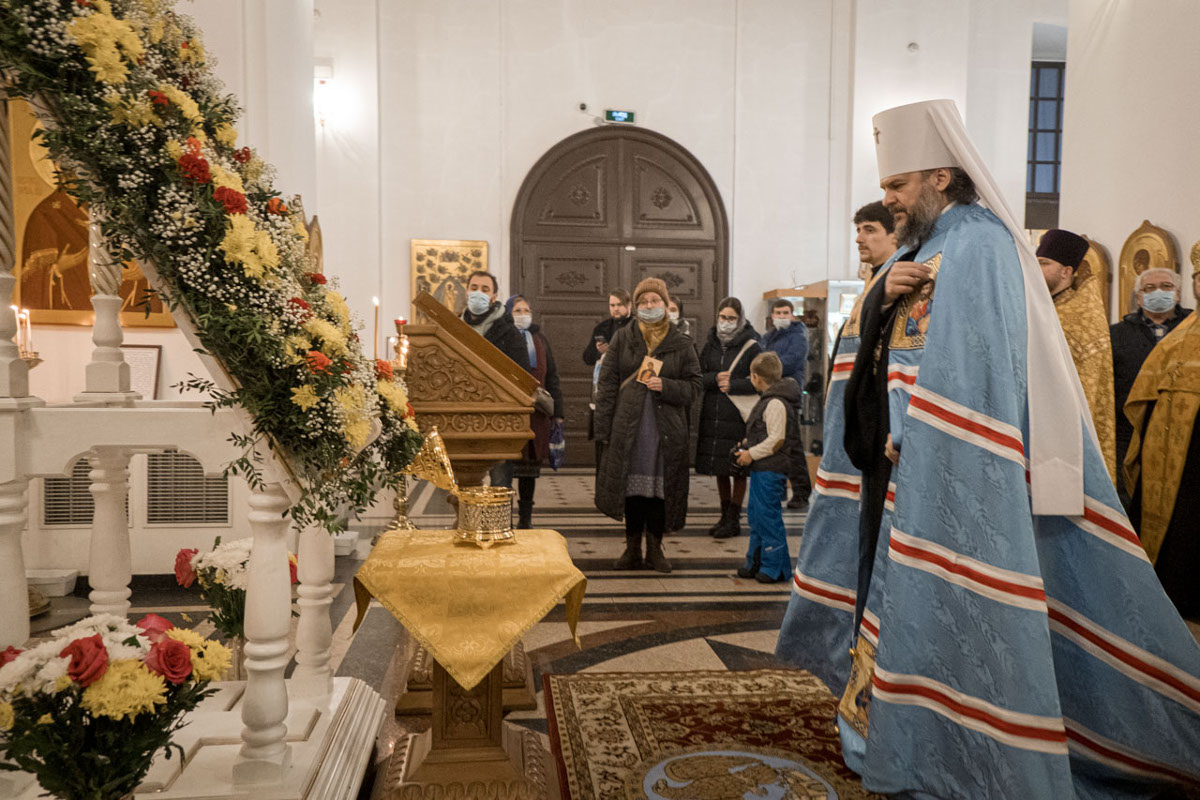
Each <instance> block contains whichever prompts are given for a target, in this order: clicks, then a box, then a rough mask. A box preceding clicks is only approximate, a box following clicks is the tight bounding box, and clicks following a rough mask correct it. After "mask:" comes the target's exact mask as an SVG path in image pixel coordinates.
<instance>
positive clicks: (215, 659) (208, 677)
mask: <svg viewBox="0 0 1200 800" xmlns="http://www.w3.org/2000/svg"><path fill="white" fill-rule="evenodd" d="M232 663H233V653H231V652H230V651H229V648H228V647H226V646H225V645H223V644H221V643H220V642H214V641H212V640H205V642H204V647H202V648H201V649H200V650H193V651H192V675H193V677H194V678H195V679H196V680H198V681H219V680H221V678H223V677H225V673H226V671H227V670H228V669H229V665H230V664H232Z"/></svg>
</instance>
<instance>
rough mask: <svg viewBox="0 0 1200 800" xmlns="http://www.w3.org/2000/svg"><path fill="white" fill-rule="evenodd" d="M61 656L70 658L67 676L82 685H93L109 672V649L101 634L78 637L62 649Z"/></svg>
mask: <svg viewBox="0 0 1200 800" xmlns="http://www.w3.org/2000/svg"><path fill="white" fill-rule="evenodd" d="M58 655H59V657H60V658H70V659H71V663H70V664H69V665H68V666H67V676H68V677H70V679H71V680H73V681H75V682H76V683H78V684H79V685H80V686H91V685H92V684H93V683H95V682H96V681H98V680H100V679H101V678H103V677H104V673H106V672H108V650H106V649H105V648H104V640H103V639H101V638H100V634H98V633H97V634H94V635H92V636H88V637H86V638H84V639H76V640H75V641H73V642H71V643H70V644H69V645H67V646H66V647H64V648H63V649H62V652H61V653H59V654H58Z"/></svg>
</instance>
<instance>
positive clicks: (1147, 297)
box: [1109, 269, 1191, 509]
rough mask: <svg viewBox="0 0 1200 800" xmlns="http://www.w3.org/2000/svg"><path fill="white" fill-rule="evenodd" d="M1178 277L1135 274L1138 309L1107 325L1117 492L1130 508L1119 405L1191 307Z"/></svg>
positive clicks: (1127, 433)
mask: <svg viewBox="0 0 1200 800" xmlns="http://www.w3.org/2000/svg"><path fill="white" fill-rule="evenodd" d="M1179 286H1180V278H1179V276H1178V275H1176V274H1175V273H1174V272H1172V271H1171V270H1168V269H1148V270H1146V271H1145V272H1143V273H1142V274H1140V275H1138V277H1137V282H1136V283H1135V284H1134V301H1135V303H1136V304H1137V307H1138V308H1137V311H1134V312H1133V313H1132V314H1126V315H1125V318H1124V319H1122V320H1121V321H1120V322H1118V323H1117V324H1115V325H1113V326H1112V327H1111V328H1109V335H1110V336H1111V337H1112V354H1113V388H1114V389H1115V392H1116V404H1117V492H1118V494H1119V495H1120V497H1121V502H1123V503H1124V504H1125V507H1126V508H1127V509H1128V508H1129V502H1130V494H1129V492H1128V491H1127V489H1126V487H1125V485H1124V484H1125V478H1124V476H1123V475H1122V474H1121V472H1122V470H1121V464H1124V463H1125V452H1126V451H1127V450H1128V449H1129V440H1130V438H1132V436H1133V428H1132V427H1131V426H1130V424H1129V420H1128V419H1126V418H1125V414H1124V413H1122V409H1123V408H1125V400H1126V399H1127V398H1128V397H1129V390H1130V389H1131V388H1133V382H1134V381H1135V380H1137V376H1138V371H1139V370H1141V368H1142V362H1144V361H1145V360H1146V357H1147V356H1149V355H1150V351H1151V350H1153V349H1154V346H1155V345H1156V344H1158V343H1159V342H1160V341H1162V338H1163V337H1164V336H1166V335H1167V334H1168V333H1170V332H1171V331H1173V330H1175V326H1176V325H1178V324H1179V323H1180V322H1183V320H1184V318H1185V317H1187V315H1188V314H1190V313H1191V309H1187V308H1181V307H1180V305H1179Z"/></svg>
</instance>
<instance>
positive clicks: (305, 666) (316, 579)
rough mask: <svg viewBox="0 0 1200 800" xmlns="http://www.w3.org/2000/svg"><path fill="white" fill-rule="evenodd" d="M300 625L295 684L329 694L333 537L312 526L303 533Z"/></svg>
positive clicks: (303, 689) (317, 692) (307, 689)
mask: <svg viewBox="0 0 1200 800" xmlns="http://www.w3.org/2000/svg"><path fill="white" fill-rule="evenodd" d="M296 558H297V560H298V561H299V577H300V588H299V589H298V590H297V593H298V594H299V595H300V599H299V600H298V601H297V605H299V606H300V623H299V626H298V627H297V630H296V669H295V670H294V671H293V672H292V683H293V685H294V686H295V685H296V684H300V686H299V688H301V690H302V691H304V692H305V693H306V694H316V695H321V694H328V693H329V692H330V691H331V690H332V688H333V670H332V669H331V668H330V665H329V650H330V648H331V647H332V646H333V623H332V622H331V620H330V618H329V606H330V605H331V604H332V603H333V585H332V582H333V565H334V561H333V536H332V535H331V534H330V533H329V531H327V530H325V529H323V528H321V527H318V526H316V525H310V526H308V527H307V528H305V529H304V530H303V531H302V532H301V533H300V548H299V552H298V553H297V554H296Z"/></svg>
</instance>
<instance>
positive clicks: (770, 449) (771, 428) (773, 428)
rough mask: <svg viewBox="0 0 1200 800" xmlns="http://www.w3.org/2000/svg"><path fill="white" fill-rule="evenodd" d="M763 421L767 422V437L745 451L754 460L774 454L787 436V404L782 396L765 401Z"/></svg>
mask: <svg viewBox="0 0 1200 800" xmlns="http://www.w3.org/2000/svg"><path fill="white" fill-rule="evenodd" d="M763 421H764V422H766V423H767V438H765V439H763V440H762V441H761V442H759V443H758V444H756V445H754V446H753V447H751V448H750V449H749V450H748V451H747V452H748V453H750V458H752V459H754V460H755V461H758V460H759V459H763V458H766V457H767V456H771V455H775V453H776V452H777V451H778V450H779V448H780V446H781V445H782V444H783V439H784V437H785V436H787V406H785V405H784V401H783V399H782V398H779V397H772V398H771V399H770V400H768V401H767V407H766V408H765V409H764V410H763Z"/></svg>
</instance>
